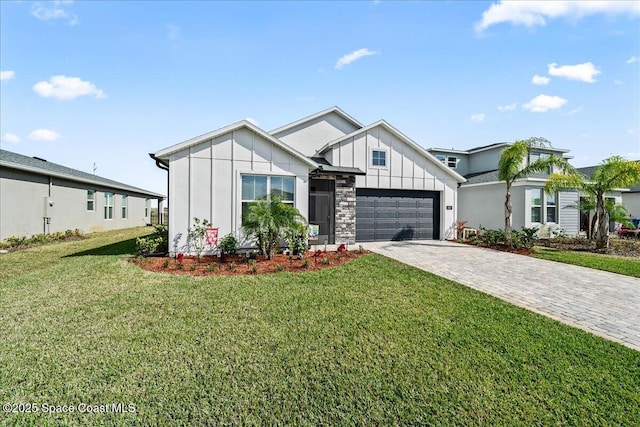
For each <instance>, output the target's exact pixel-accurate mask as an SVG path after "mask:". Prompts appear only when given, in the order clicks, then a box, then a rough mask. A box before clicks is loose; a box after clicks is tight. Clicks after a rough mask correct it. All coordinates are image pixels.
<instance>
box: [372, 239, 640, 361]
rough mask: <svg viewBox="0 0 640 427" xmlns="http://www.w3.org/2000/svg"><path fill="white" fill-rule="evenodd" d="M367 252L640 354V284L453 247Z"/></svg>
mask: <svg viewBox="0 0 640 427" xmlns="http://www.w3.org/2000/svg"><path fill="white" fill-rule="evenodd" d="M363 246H364V247H365V248H366V249H369V250H371V251H373V252H377V253H379V254H382V255H385V256H388V257H390V258H394V259H396V260H398V261H401V262H403V263H405V264H409V265H412V266H414V267H418V268H420V269H422V270H426V271H429V272H432V273H434V274H437V275H438V276H442V277H446V278H448V279H451V280H454V281H456V282H458V283H462V284H463V285H466V286H469V287H471V288H474V289H477V290H479V291H482V292H485V293H487V294H490V295H493V296H495V297H498V298H500V299H502V300H504V301H508V302H510V303H512V304H515V305H518V306H520V307H524V308H526V309H529V310H531V311H535V312H537V313H540V314H543V315H545V316H548V317H551V318H553V319H556V320H559V321H561V322H564V323H566V324H568V325H571V326H575V327H578V328H581V329H584V330H585V331H589V332H592V333H594V334H596V335H600V336H602V337H605V338H608V339H610V340H613V341H617V342H619V343H621V344H624V345H626V346H627V347H631V348H633V349H636V350H640V279H636V278H633V277H628V276H623V275H620V274H615V273H608V272H605V271H599V270H592V269H589V268H585V267H578V266H575V265H569V264H561V263H558V262H553V261H546V260H541V259H536V258H531V257H527V256H522V255H515V254H511V253H506V252H499V251H493V250H489V249H484V248H478V247H475V246H469V245H464V244H459V243H454V242H447V241H445V242H441V241H434V240H429V241H416V240H412V241H404V242H372V243H365V244H363Z"/></svg>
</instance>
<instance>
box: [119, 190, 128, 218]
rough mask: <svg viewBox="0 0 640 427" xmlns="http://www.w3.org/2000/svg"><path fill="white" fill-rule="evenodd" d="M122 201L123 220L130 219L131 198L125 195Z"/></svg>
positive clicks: (121, 212) (121, 213)
mask: <svg viewBox="0 0 640 427" xmlns="http://www.w3.org/2000/svg"><path fill="white" fill-rule="evenodd" d="M120 201H121V202H122V206H121V208H120V215H121V216H122V219H128V218H129V196H127V195H126V194H123V195H122V196H121V198H120Z"/></svg>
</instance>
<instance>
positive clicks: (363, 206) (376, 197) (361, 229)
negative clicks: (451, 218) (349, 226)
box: [356, 189, 440, 241]
mask: <svg viewBox="0 0 640 427" xmlns="http://www.w3.org/2000/svg"><path fill="white" fill-rule="evenodd" d="M439 212H440V195H439V193H438V192H433V191H414V190H379V189H357V190H356V240H357V241H374V240H410V239H434V238H435V239H437V238H439V230H438V228H439V222H440V220H439Z"/></svg>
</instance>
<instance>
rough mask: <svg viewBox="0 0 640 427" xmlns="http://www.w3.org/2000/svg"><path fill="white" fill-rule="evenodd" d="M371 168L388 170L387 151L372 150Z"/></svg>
mask: <svg viewBox="0 0 640 427" xmlns="http://www.w3.org/2000/svg"><path fill="white" fill-rule="evenodd" d="M371 167H374V168H386V167H387V150H382V149H377V148H372V149H371Z"/></svg>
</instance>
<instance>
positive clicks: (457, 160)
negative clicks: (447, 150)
mask: <svg viewBox="0 0 640 427" xmlns="http://www.w3.org/2000/svg"><path fill="white" fill-rule="evenodd" d="M452 159H453V160H454V161H455V162H456V164H455V165H454V166H451V165H450V164H449V161H450V160H452ZM459 162H460V159H459V158H457V157H456V156H447V163H445V164H446V165H447V167H448V168H451V169H457V168H458V163H459Z"/></svg>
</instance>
